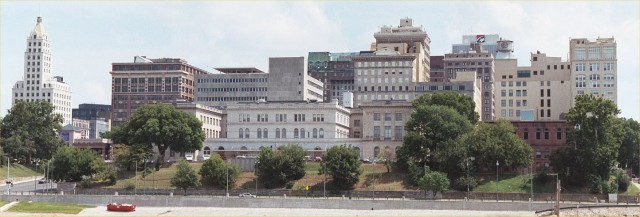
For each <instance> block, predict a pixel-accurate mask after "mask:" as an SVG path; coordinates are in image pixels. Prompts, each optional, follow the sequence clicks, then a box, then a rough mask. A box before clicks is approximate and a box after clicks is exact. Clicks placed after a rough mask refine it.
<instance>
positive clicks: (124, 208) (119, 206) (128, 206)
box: [107, 203, 136, 212]
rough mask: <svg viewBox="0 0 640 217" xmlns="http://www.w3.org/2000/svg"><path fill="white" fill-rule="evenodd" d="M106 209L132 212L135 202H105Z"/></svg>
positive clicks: (134, 209) (134, 208)
mask: <svg viewBox="0 0 640 217" xmlns="http://www.w3.org/2000/svg"><path fill="white" fill-rule="evenodd" d="M107 211H119V212H133V211H136V205H135V204H126V203H123V204H119V203H110V204H107Z"/></svg>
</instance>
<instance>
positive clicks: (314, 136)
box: [312, 128, 318, 139]
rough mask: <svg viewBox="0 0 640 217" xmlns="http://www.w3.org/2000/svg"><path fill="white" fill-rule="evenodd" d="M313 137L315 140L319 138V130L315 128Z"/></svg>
mask: <svg viewBox="0 0 640 217" xmlns="http://www.w3.org/2000/svg"><path fill="white" fill-rule="evenodd" d="M312 135H313V138H314V139H316V138H318V129H316V128H313V133H312Z"/></svg>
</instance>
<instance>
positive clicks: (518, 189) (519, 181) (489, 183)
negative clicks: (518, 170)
mask: <svg viewBox="0 0 640 217" xmlns="http://www.w3.org/2000/svg"><path fill="white" fill-rule="evenodd" d="M479 180H480V181H479V183H478V187H477V188H475V189H474V190H473V191H474V192H485V193H494V192H496V177H495V176H490V175H488V176H481V177H479ZM526 180H529V179H527V176H526V175H516V174H503V175H500V177H499V181H498V189H499V191H500V192H511V193H529V192H531V182H529V181H526ZM533 192H534V193H552V192H555V179H553V180H550V181H549V182H547V183H540V182H536V181H535V180H534V182H533Z"/></svg>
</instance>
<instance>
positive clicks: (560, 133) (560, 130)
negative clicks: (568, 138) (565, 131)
mask: <svg viewBox="0 0 640 217" xmlns="http://www.w3.org/2000/svg"><path fill="white" fill-rule="evenodd" d="M556 139H557V140H561V139H562V129H560V128H558V131H557V132H556Z"/></svg>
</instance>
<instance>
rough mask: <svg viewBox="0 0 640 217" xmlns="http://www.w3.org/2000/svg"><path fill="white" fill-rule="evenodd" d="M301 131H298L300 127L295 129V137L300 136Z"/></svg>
mask: <svg viewBox="0 0 640 217" xmlns="http://www.w3.org/2000/svg"><path fill="white" fill-rule="evenodd" d="M299 136H300V132H298V128H295V129H293V138H296V139H297V138H299Z"/></svg>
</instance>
